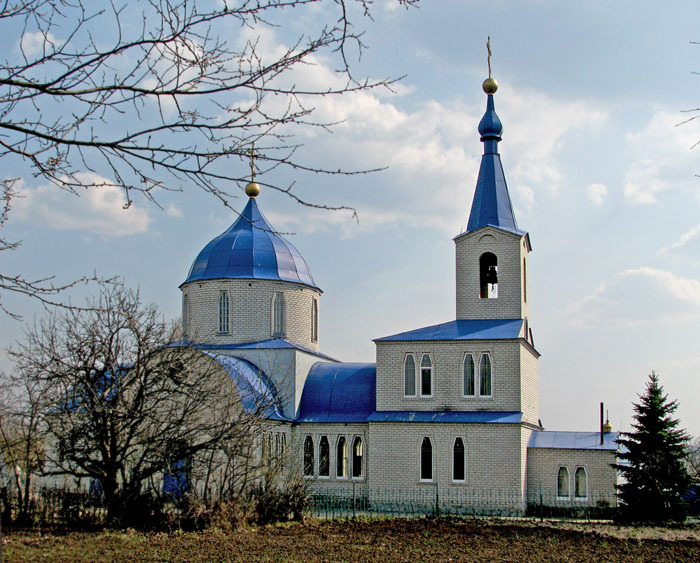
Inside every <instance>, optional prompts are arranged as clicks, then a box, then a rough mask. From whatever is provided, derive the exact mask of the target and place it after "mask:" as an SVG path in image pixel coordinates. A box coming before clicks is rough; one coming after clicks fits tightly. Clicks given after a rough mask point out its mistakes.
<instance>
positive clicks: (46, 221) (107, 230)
mask: <svg viewBox="0 0 700 563" xmlns="http://www.w3.org/2000/svg"><path fill="white" fill-rule="evenodd" d="M76 176H77V177H78V179H79V180H80V181H81V182H83V183H85V184H95V186H94V187H91V188H86V189H82V190H79V191H77V194H76V195H74V194H71V193H69V192H67V191H65V190H61V189H59V188H57V187H56V186H52V185H46V184H45V185H42V186H37V187H36V188H29V187H27V186H25V185H22V186H20V187H19V188H18V192H19V196H18V197H17V198H16V199H15V200H13V207H12V216H13V219H14V218H16V219H18V220H21V221H26V222H31V223H37V224H41V225H45V226H49V227H52V228H55V229H61V230H71V231H86V232H90V233H94V234H100V235H104V236H123V235H130V234H138V233H143V232H146V231H147V230H148V225H149V224H150V222H151V218H150V216H149V213H148V211H147V210H146V209H143V208H141V207H139V206H138V205H137V204H135V203H132V204H131V205H130V206H129V207H128V208H126V203H127V202H126V197H125V196H124V192H123V190H122V189H121V188H119V187H118V186H116V185H114V183H113V182H112V181H110V180H108V179H107V178H103V177H101V176H99V175H97V174H93V173H89V172H82V173H78V174H76Z"/></svg>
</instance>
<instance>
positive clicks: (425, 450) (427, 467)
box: [420, 436, 433, 481]
mask: <svg viewBox="0 0 700 563" xmlns="http://www.w3.org/2000/svg"><path fill="white" fill-rule="evenodd" d="M420 480H421V481H432V480H433V444H432V443H431V442H430V438H428V437H427V436H426V437H425V438H423V441H422V442H421V445H420Z"/></svg>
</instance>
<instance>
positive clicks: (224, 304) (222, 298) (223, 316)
mask: <svg viewBox="0 0 700 563" xmlns="http://www.w3.org/2000/svg"><path fill="white" fill-rule="evenodd" d="M228 313H229V300H228V293H226V292H225V291H220V292H219V332H220V333H224V334H226V333H228Z"/></svg>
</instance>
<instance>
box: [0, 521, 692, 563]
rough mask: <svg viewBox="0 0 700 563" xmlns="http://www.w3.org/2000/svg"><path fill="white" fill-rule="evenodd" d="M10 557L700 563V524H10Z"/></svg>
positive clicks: (37, 559) (9, 559) (7, 546)
mask: <svg viewBox="0 0 700 563" xmlns="http://www.w3.org/2000/svg"><path fill="white" fill-rule="evenodd" d="M4 541H5V543H4V545H3V556H4V559H3V560H4V561H7V562H9V563H15V562H23V561H32V562H41V561H47V562H54V561H56V562H58V561H61V562H64V561H66V562H69V561H76V562H88V561H89V562H94V561H115V562H122V561H123V562H126V561H129V562H137V561H138V562H151V561H153V562H155V561H159V562H164V561H183V562H205V561H206V562H209V561H221V562H234V561H236V562H238V561H241V562H257V561H270V562H275V563H279V562H285V561H308V562H326V561H328V562H331V561H333V562H335V561H348V562H350V561H352V562H355V561H382V562H385V561H386V562H404V561H411V562H415V561H418V562H419V563H431V562H436V561H441V562H452V561H476V562H481V561H489V562H492V561H498V562H518V563H520V562H530V561H533V562H535V561H537V562H549V561H566V562H568V561H596V562H597V561H610V562H613V563H615V562H626V561H659V562H666V561H668V562H677V561H700V528H699V527H698V526H697V525H695V526H682V527H677V528H670V529H669V528H636V527H624V528H622V527H618V526H613V525H610V524H596V523H590V524H588V523H585V524H584V523H561V522H545V523H539V522H530V521H514V520H511V521H509V520H430V519H413V520H407V519H392V520H366V521H347V522H339V521H333V522H326V521H309V522H306V523H303V524H290V525H284V526H266V527H262V528H257V529H248V530H241V531H235V532H224V531H207V532H197V533H170V534H165V533H158V534H142V533H139V532H133V531H125V532H96V533H78V532H70V533H64V534H61V533H56V532H54V533H49V534H44V533H40V532H38V531H21V530H17V531H13V530H10V531H9V534H7V535H5V538H4Z"/></svg>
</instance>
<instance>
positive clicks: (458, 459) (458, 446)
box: [452, 437, 466, 482]
mask: <svg viewBox="0 0 700 563" xmlns="http://www.w3.org/2000/svg"><path fill="white" fill-rule="evenodd" d="M465 454H466V451H465V449H464V442H463V441H462V438H459V437H457V438H455V443H454V446H452V480H453V481H462V482H463V481H465V480H466V463H465V461H466V459H465Z"/></svg>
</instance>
